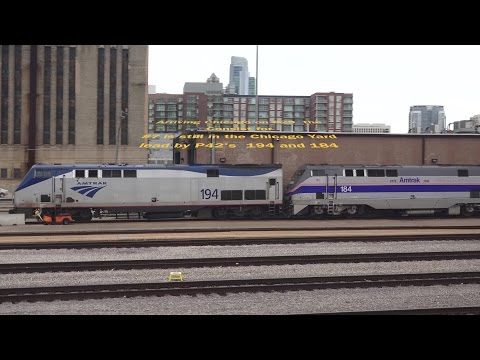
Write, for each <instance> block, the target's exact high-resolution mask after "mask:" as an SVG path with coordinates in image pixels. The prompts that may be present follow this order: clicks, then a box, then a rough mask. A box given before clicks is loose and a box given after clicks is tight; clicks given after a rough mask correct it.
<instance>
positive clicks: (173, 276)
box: [168, 271, 183, 281]
mask: <svg viewBox="0 0 480 360" xmlns="http://www.w3.org/2000/svg"><path fill="white" fill-rule="evenodd" d="M168 281H183V275H182V273H181V272H180V271H171V272H170V275H169V276H168Z"/></svg>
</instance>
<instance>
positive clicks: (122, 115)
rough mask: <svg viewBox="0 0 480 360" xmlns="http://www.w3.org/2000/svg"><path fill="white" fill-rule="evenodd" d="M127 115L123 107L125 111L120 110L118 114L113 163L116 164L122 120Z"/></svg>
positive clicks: (126, 110)
mask: <svg viewBox="0 0 480 360" xmlns="http://www.w3.org/2000/svg"><path fill="white" fill-rule="evenodd" d="M127 115H128V109H125V111H123V110H122V113H121V115H120V121H119V122H118V129H117V141H116V144H117V147H116V150H115V164H116V165H118V147H119V146H120V134H121V131H122V120H123V119H125V118H126V117H127Z"/></svg>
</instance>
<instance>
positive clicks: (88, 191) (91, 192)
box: [71, 185, 106, 198]
mask: <svg viewBox="0 0 480 360" xmlns="http://www.w3.org/2000/svg"><path fill="white" fill-rule="evenodd" d="M105 186H106V185H105ZM105 186H89V185H82V186H74V187H72V188H71V189H72V190H74V191H76V192H78V193H80V194H82V195H85V196H88V197H90V198H93V197H94V196H95V194H96V193H97V192H98V191H99V190H102V189H103V188H104V187H105Z"/></svg>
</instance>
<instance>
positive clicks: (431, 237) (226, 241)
mask: <svg viewBox="0 0 480 360" xmlns="http://www.w3.org/2000/svg"><path fill="white" fill-rule="evenodd" d="M350 230H351V229H350ZM353 230H354V229H353ZM386 230H388V229H386ZM255 232H256V234H254V231H252V237H248V238H236V237H235V236H234V235H233V234H232V235H231V237H230V238H225V237H219V238H215V237H214V236H213V235H212V237H210V238H205V239H195V238H193V239H148V238H147V237H148V236H151V235H152V233H145V230H143V231H142V232H141V233H138V232H136V231H135V232H132V233H131V234H135V235H137V236H136V237H135V239H132V240H128V239H115V238H114V237H113V236H112V238H111V239H108V236H109V235H111V234H106V233H97V234H102V235H104V236H105V238H106V239H102V240H95V239H92V240H87V241H78V240H72V241H64V240H61V241H52V240H48V241H36V240H33V241H29V242H24V240H25V238H24V237H20V239H21V241H19V242H0V250H12V249H35V250H41V249H98V248H140V247H163V246H170V247H178V246H208V245H209V246H226V245H263V244H272V245H274V244H300V243H335V242H365V243H371V242H398V241H440V240H443V241H447V240H448V241H467V240H480V233H478V234H445V235H441V234H425V235H419V234H416V235H388V236H386V235H382V236H372V235H370V236H360V235H357V236H329V237H326V236H323V237H320V236H314V235H311V236H310V237H291V236H290V237H289V236H286V237H279V236H277V237H258V232H260V230H259V231H255ZM123 234H124V235H127V234H128V232H124V233H123ZM82 235H83V238H87V237H88V235H84V234H82ZM142 235H144V236H145V237H146V238H143V239H142V237H141V236H142ZM44 236H45V237H55V236H58V237H62V234H46V235H44ZM63 237H65V236H63ZM192 237H195V235H192ZM0 240H1V237H0Z"/></svg>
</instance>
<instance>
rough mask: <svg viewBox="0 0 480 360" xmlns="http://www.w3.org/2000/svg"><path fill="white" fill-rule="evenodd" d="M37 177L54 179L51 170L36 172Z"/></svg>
mask: <svg viewBox="0 0 480 360" xmlns="http://www.w3.org/2000/svg"><path fill="white" fill-rule="evenodd" d="M35 177H36V178H43V177H47V178H50V177H52V172H51V171H50V170H35Z"/></svg>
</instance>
